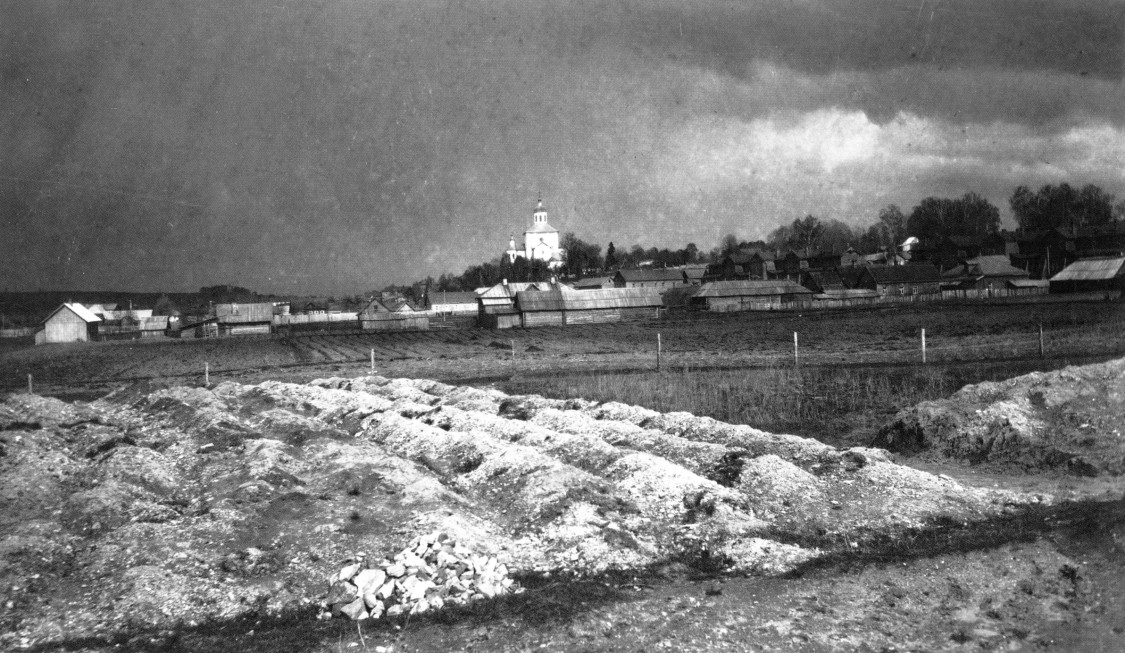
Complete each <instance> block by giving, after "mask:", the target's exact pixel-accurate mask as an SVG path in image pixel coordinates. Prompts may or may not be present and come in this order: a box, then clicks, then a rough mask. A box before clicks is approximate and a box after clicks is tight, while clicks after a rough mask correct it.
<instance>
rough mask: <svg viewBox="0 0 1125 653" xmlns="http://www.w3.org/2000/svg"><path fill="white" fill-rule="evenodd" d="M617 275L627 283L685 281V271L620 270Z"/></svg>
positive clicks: (660, 269)
mask: <svg viewBox="0 0 1125 653" xmlns="http://www.w3.org/2000/svg"><path fill="white" fill-rule="evenodd" d="M617 274H619V275H621V278H622V279H624V280H625V283H637V282H641V281H679V282H680V283H683V281H684V271H683V270H676V269H670V268H656V269H651V268H650V269H647V270H642V269H628V270H619V271H618V272H617Z"/></svg>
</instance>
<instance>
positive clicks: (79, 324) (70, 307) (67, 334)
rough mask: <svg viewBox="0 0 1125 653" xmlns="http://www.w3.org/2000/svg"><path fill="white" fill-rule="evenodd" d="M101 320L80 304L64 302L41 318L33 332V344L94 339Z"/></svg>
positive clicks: (96, 336)
mask: <svg viewBox="0 0 1125 653" xmlns="http://www.w3.org/2000/svg"><path fill="white" fill-rule="evenodd" d="M101 321H102V319H101V318H100V317H98V316H97V315H94V314H93V313H91V312H90V310H89V309H88V308H86V307H85V306H83V305H82V304H78V303H70V302H68V303H64V304H63V305H61V306H59V307H58V308H56V309H55V310H54V311H53V312H52V313H51V314H50V315H48V316H47V319H45V320H43V323H42V326H41V328H40V329H39V330H38V331H36V332H35V344H37V345H44V344H47V343H54V342H89V341H91V340H96V339H97V338H98V324H99V323H101Z"/></svg>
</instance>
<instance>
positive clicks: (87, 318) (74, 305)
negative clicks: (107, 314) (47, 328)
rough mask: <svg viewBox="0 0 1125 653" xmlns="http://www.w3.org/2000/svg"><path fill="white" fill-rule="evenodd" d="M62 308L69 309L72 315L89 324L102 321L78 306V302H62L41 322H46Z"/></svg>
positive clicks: (88, 310)
mask: <svg viewBox="0 0 1125 653" xmlns="http://www.w3.org/2000/svg"><path fill="white" fill-rule="evenodd" d="M64 308H66V309H69V310H70V311H71V312H72V313H74V314H75V315H77V316H78V317H80V318H82V321H83V322H87V323H89V322H101V321H102V318H100V317H98V316H97V315H94V314H93V313H92V312H91V311H90V309H88V308H86V307H85V306H83V305H82V304H79V303H78V302H64V303H63V304H62V305H60V306H59V307H58V308H56V309H55V310H53V311H51V314H50V315H48V316H47V318H46V319H44V320H43V322H46V321H47V320H49V319H51V318H52V317H54V316H55V313H58V312H59V311H61V310H62V309H64Z"/></svg>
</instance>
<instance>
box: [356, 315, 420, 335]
mask: <svg viewBox="0 0 1125 653" xmlns="http://www.w3.org/2000/svg"><path fill="white" fill-rule="evenodd" d="M360 326H361V327H362V328H363V329H364V330H365V331H412V330H426V329H429V328H430V318H429V316H427V315H419V314H416V313H415V314H409V315H405V314H394V313H388V317H380V318H378V319H362V320H360Z"/></svg>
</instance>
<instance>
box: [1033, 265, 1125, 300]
mask: <svg viewBox="0 0 1125 653" xmlns="http://www.w3.org/2000/svg"><path fill="white" fill-rule="evenodd" d="M1103 291H1105V292H1112V291H1118V292H1120V291H1125V256H1106V257H1099V258H1085V259H1079V260H1077V261H1075V262H1073V263H1071V264H1070V265H1068V266H1066V267H1065V268H1064V269H1063V270H1061V271H1060V272H1059V273H1058V274H1056V275H1055V276H1053V277H1051V292H1052V293H1065V292H1103Z"/></svg>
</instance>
